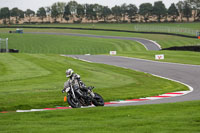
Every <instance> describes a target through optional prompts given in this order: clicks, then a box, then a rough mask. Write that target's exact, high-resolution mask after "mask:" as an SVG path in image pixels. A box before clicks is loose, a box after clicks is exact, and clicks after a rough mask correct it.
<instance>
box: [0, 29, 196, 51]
mask: <svg viewBox="0 0 200 133" xmlns="http://www.w3.org/2000/svg"><path fill="white" fill-rule="evenodd" d="M10 30H15V29H1V28H0V32H2V33H3V32H6V33H8V32H9V31H10ZM24 32H58V33H79V34H92V35H106V36H124V37H140V38H146V39H150V40H154V41H156V42H158V43H159V44H160V45H161V46H162V48H168V47H172V46H186V45H200V39H197V38H196V39H192V38H185V37H178V36H171V35H158V34H156V35H155V34H139V33H124V32H108V31H88V30H68V29H65V30H63V29H24ZM2 33H0V35H1V36H2V35H3V34H2ZM7 36H8V34H7Z"/></svg>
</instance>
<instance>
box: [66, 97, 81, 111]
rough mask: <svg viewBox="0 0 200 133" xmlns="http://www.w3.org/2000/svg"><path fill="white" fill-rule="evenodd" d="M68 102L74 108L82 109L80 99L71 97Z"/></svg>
mask: <svg viewBox="0 0 200 133" xmlns="http://www.w3.org/2000/svg"><path fill="white" fill-rule="evenodd" d="M67 102H68V103H69V105H70V106H71V107H72V108H80V107H81V104H80V102H79V101H78V99H74V98H73V97H72V96H71V95H68V96H67Z"/></svg>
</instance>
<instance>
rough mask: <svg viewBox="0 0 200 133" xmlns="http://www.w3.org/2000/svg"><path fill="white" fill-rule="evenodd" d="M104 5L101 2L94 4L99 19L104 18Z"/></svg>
mask: <svg viewBox="0 0 200 133" xmlns="http://www.w3.org/2000/svg"><path fill="white" fill-rule="evenodd" d="M103 8H104V7H103V6H102V5H99V4H94V5H93V11H94V12H95V13H96V19H97V21H98V20H99V19H101V18H103V16H102V15H103V12H104V11H103V10H104V9H103Z"/></svg>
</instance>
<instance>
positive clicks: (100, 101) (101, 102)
mask: <svg viewBox="0 0 200 133" xmlns="http://www.w3.org/2000/svg"><path fill="white" fill-rule="evenodd" d="M94 94H95V96H94V98H93V100H92V103H93V104H94V105H95V106H104V100H103V98H102V96H101V95H99V94H97V93H94Z"/></svg>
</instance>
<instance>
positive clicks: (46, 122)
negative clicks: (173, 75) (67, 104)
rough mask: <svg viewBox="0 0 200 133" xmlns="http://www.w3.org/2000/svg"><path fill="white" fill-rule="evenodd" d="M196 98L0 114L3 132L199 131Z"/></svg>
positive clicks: (155, 132) (193, 132)
mask: <svg viewBox="0 0 200 133" xmlns="http://www.w3.org/2000/svg"><path fill="white" fill-rule="evenodd" d="M199 110H200V101H193V102H184V103H173V104H161V105H142V106H130V107H103V108H101V107H100V108H85V109H71V110H58V111H55V110H54V111H45V112H32V113H8V114H0V115H1V120H0V129H1V131H3V132H20V133H27V132H33V133H38V132H42V133H53V132H70V133H77V132H81V133H88V132H91V133H102V132H103V133H199V132H200V126H199V125H200V112H199Z"/></svg>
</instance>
